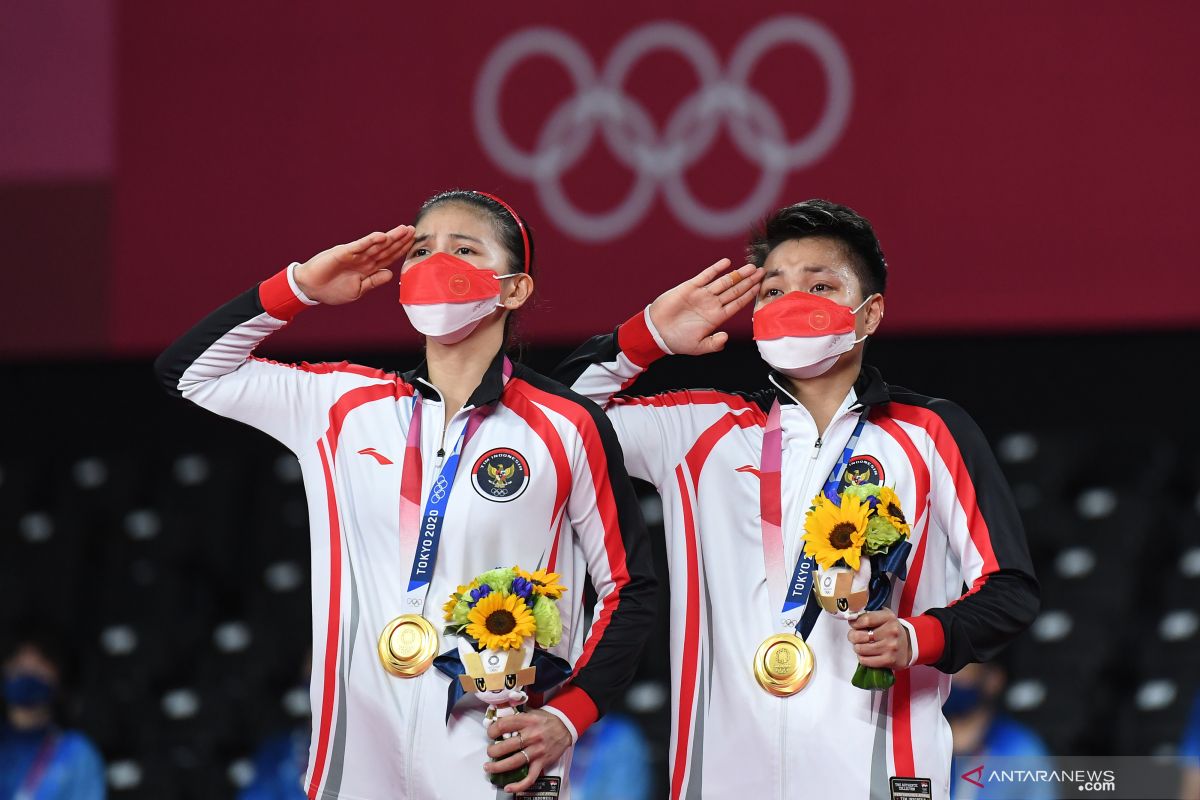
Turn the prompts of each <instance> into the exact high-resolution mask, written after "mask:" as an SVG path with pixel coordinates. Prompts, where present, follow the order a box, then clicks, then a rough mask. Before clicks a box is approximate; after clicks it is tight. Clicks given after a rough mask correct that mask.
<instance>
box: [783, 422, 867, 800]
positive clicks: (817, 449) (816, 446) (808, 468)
mask: <svg viewBox="0 0 1200 800" xmlns="http://www.w3.org/2000/svg"><path fill="white" fill-rule="evenodd" d="M850 413H851V412H849V411H847V412H844V413H842V414H841V415H840V416H838V417H837V418H836V419H834V420H832V421H831V422H830V423H829V426H828V427H827V428H826V429H825V432H826V433H829V432H831V431H833V429H834V427H835V426H836V425H837V424H838V423H840V422H841V421H842V418H843V417H845V416H847V415H849V414H850ZM863 413H866V412H865V411H864V412H863ZM824 443H825V437H823V436H820V435H818V436H817V438H816V441H814V442H813V446H812V452H811V453H809V457H808V459H807V460H806V462H807V463H805V465H804V477H803V478H801V480H800V488H801V491H805V492H807V494H805V495H803V496H802V499H807V498H810V497H814V496H816V492H813V491H811V490H810V486H809V484H811V483H812V480H813V470H814V469H816V466H817V461H818V460H819V459H820V457H821V447H822V445H824ZM782 466H783V465H782V464H781V465H780V468H781V469H782ZM822 485H824V481H822ZM820 489H821V487H817V491H820ZM798 555H799V552H798V551H797V552H796V553H793V554H792V557H793V559H794V558H795V557H796V556H798ZM791 563H793V564H794V563H795V561H792V562H791ZM780 705H781V706H782V708H781V709H780V717H781V722H782V724H781V725H780V726H779V745H780V748H779V764H780V770H779V778H780V780H779V797H780V800H786V798H787V797H788V796H789V794H788V759H787V752H788V751H787V748H788V727H789V724H788V716H789V714H790V711H789V705H790V704H789V703H786V702H784V703H781V704H780Z"/></svg>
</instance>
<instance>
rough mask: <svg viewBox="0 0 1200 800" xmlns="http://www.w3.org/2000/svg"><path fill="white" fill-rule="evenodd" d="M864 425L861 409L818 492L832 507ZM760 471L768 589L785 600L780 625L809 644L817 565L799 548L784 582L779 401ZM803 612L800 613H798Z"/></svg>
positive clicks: (864, 414)
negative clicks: (838, 455)
mask: <svg viewBox="0 0 1200 800" xmlns="http://www.w3.org/2000/svg"><path fill="white" fill-rule="evenodd" d="M866 424H867V412H866V411H865V410H864V411H863V412H862V413H861V414H860V415H859V418H858V424H857V425H855V426H854V432H853V433H852V434H850V439H849V440H848V441H847V442H846V446H845V448H843V450H842V455H841V457H840V458H839V459H838V461H837V463H836V464H834V465H833V470H832V471H830V473H829V477H828V478H826V479H825V485H824V486H823V487H822V489H821V491H822V493H824V495H825V496H826V497H828V498H829V499H830V500H831V501H833V502H835V503H836V502H838V487H839V486H840V484H841V482H842V477H843V475H844V474H845V472H846V465H847V464H849V463H850V458H851V456H852V455H853V454H854V448H855V447H856V446H857V445H858V437H859V436H861V435H862V431H863V427H864V426H865V425H866ZM759 467H760V475H761V488H760V490H759V509H760V513H761V516H762V540H763V563H764V565H765V566H766V570H767V587H768V589H769V593H770V596H771V597H773V598H779V597H782V598H783V603H782V609H781V610H780V612H779V619H780V626H781V627H783V628H785V629H791V628H795V630H796V635H798V636H799V637H800V638H801V639H807V638H808V634H809V633H811V632H812V629H813V625H815V624H816V622H817V616H818V614H819V613H820V608H821V607H820V606H819V605H816V604H812V605H811V606H809V604H808V599H809V594H810V593H811V591H812V582H813V573H814V572H815V571H816V562H815V561H814V560H813V558H812V556H809V555H807V554H806V553H805V552H804V545H803V543H802V544H801V545H800V555H799V556H798V557H797V559H796V567H795V569H793V570H792V580H791V582H790V583H789V584H784V583H783V576H784V574H785V573H784V566H783V493H782V475H783V429H782V426H781V424H780V407H779V401H778V400H776V401H775V403H774V404H773V405H772V406H771V412H770V414H769V415H768V416H767V428H766V431H764V433H763V446H762V459H761V461H760V462H759ZM801 609H803V614H801V613H800V610H801ZM814 609H815V611H814Z"/></svg>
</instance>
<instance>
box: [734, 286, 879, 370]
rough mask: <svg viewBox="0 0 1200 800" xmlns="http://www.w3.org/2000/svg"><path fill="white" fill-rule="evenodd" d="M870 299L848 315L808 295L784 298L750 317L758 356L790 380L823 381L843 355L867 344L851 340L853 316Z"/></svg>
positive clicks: (841, 308) (792, 294) (845, 310)
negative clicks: (815, 379) (818, 377)
mask: <svg viewBox="0 0 1200 800" xmlns="http://www.w3.org/2000/svg"><path fill="white" fill-rule="evenodd" d="M874 296H875V295H873V294H872V295H870V296H869V297H867V299H866V300H863V301H862V303H860V304H859V306H858V308H854V309H850V308H846V307H845V306H843V305H838V304H837V303H835V302H833V301H832V300H830V299H828V298H826V297H820V296H818V295H815V294H810V293H808V292H788V293H787V294H785V295H784V296H783V297H781V298H779V299H778V300H774V301H772V302H770V303H768V304H767V305H765V306H763V307H762V308H760V309H759V310H758V311H755V312H754V323H753V324H754V341H755V342H756V343H757V344H758V352H759V354H760V355H761V356H762V358H763V361H766V362H767V363H768V364H770V365H771V366H772V367H773V368H774V369H776V370H777V371H779V372H782V373H783V374H784V375H787V376H789V377H792V378H799V379H800V380H804V379H805V378H815V377H817V376H818V375H824V374H825V373H826V372H828V371H829V370H830V369H832V368H833V365H834V362H836V361H837V360H838V358H839V357H840V356H841V355H842V354H843V353H848V352H850V351H851V350H852V349H854V345H856V344H858V343H859V342H861V341H863V339H866V338H867V337H866V336H865V335H864V336H863V337H862V338H860V339H856V338H855V337H854V315H855V314H857V313H858V312H859V311H861V310H862V308H863V306H865V305H866V304H867V303H869V302H870V301H871V298H873V297H874Z"/></svg>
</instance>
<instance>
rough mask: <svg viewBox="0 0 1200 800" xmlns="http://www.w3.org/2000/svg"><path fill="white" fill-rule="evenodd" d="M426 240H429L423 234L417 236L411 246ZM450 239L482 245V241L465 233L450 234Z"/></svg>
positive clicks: (427, 235)
mask: <svg viewBox="0 0 1200 800" xmlns="http://www.w3.org/2000/svg"><path fill="white" fill-rule="evenodd" d="M428 238H429V234H428V233H423V234H421V235H420V236H418V237H417V238H415V239H413V244H417V243H419V242H423V241H425V240H426V239H428ZM450 238H451V239H466V240H467V241H468V242H475V244H480V245H481V244H483V240H482V239H476V238H475V237H474V236H468V235H467V234H465V233H452V234H450Z"/></svg>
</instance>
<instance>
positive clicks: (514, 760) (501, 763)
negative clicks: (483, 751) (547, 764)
mask: <svg viewBox="0 0 1200 800" xmlns="http://www.w3.org/2000/svg"><path fill="white" fill-rule="evenodd" d="M530 759H531V760H530V763H533V762H532V756H531V757H530ZM523 766H525V754H524V753H522V752H521V748H519V747H518V748H517V749H516V750H514V751H513V752H512V753H511V754H509V755H507V756H505V757H504V758H501V759H499V760H496V761H489V762H487V763H486V764H484V765H483V771H484V772H490V773H492V774H493V775H495V774H496V773H499V772H508V771H509V770H514V769H520V768H521V767H523Z"/></svg>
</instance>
